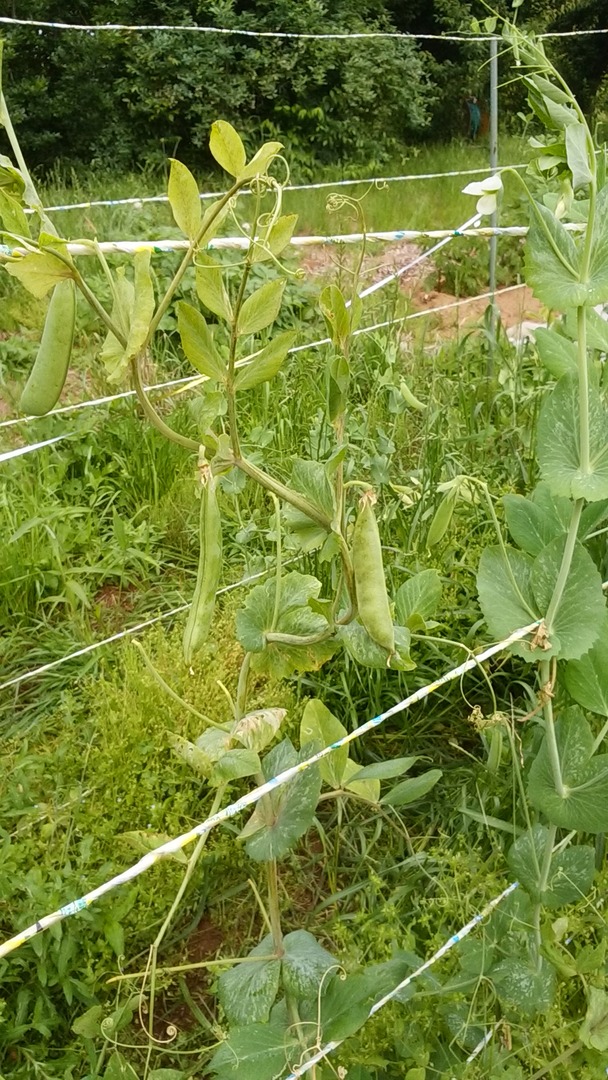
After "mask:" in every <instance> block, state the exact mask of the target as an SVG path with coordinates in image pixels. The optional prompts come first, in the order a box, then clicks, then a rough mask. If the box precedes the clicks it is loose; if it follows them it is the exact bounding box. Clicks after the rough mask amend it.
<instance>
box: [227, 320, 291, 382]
mask: <svg viewBox="0 0 608 1080" xmlns="http://www.w3.org/2000/svg"><path fill="white" fill-rule="evenodd" d="M296 337H297V331H295V330H284V331H283V333H281V334H277V336H276V337H275V338H273V339H272V341H269V342H268V345H266V346H265V347H264V348H263V349H261V350H260V352H258V353H256V354H255V355H254V356H253V358H252V359H251V361H250V362H249V363H248V364H247V365H245V366H243V367H241V368H239V369H238V370H237V373H236V378H235V380H234V385H235V387H236V389H237V390H251V388H252V387H253V386H258V385H259V384H260V383H263V382H268V381H269V380H270V379H274V377H275V375H276V374H277V372H278V371H279V369H280V367H281V364H282V363H283V361H284V359H285V357H286V356H287V353H288V352H289V350H290V349H291V346H292V345H293V343H294V341H295V340H296Z"/></svg>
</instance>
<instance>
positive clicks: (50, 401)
mask: <svg viewBox="0 0 608 1080" xmlns="http://www.w3.org/2000/svg"><path fill="white" fill-rule="evenodd" d="M75 323H76V288H75V285H74V282H73V281H72V280H71V279H70V278H66V279H65V280H63V281H60V282H58V284H57V285H55V288H54V289H53V292H52V295H51V301H50V303H49V306H48V310H47V313H46V319H45V322H44V330H43V331H42V338H41V341H40V347H39V349H38V353H37V356H36V359H35V361H34V366H33V368H32V370H31V372H30V377H29V379H28V380H27V383H26V384H25V388H24V390H23V393H22V395H21V401H20V402H19V407H20V409H21V410H22V412H25V413H27V414H28V415H31V416H44V414H45V413H47V412H49V410H50V409H52V408H54V406H55V405H56V404H57V402H58V401H59V396H60V394H61V391H62V390H63V387H64V384H65V380H66V376H67V373H68V368H69V366H70V357H71V355H72V345H73V343H74V326H75Z"/></svg>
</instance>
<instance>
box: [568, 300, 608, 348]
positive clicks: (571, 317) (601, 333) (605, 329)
mask: <svg viewBox="0 0 608 1080" xmlns="http://www.w3.org/2000/svg"><path fill="white" fill-rule="evenodd" d="M585 322H586V323H587V348H588V349H597V350H598V351H599V352H608V322H606V320H605V319H603V318H602V316H601V315H599V314H598V313H597V311H594V310H593V308H587V309H586V311H585ZM564 330H565V333H566V334H568V337H569V338H571V340H572V342H573V343H575V342H577V341H578V318H577V314H576V311H567V312H566V316H565V321H564ZM575 349H576V345H575Z"/></svg>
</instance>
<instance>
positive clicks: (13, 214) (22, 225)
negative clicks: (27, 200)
mask: <svg viewBox="0 0 608 1080" xmlns="http://www.w3.org/2000/svg"><path fill="white" fill-rule="evenodd" d="M0 221H1V222H2V227H3V228H4V229H6V232H10V233H16V234H17V236H29V235H30V226H29V222H28V220H27V218H26V216H25V214H24V212H23V207H22V205H21V203H20V202H19V200H18V199H15V198H14V197H13V196H12V195H10V194H9V192H8V191H6V190H5V189H4V188H3V187H0Z"/></svg>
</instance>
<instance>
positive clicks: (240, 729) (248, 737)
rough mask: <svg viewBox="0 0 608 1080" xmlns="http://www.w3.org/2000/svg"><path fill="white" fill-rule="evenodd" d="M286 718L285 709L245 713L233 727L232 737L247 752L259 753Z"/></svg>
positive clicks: (270, 740)
mask: <svg viewBox="0 0 608 1080" xmlns="http://www.w3.org/2000/svg"><path fill="white" fill-rule="evenodd" d="M286 716H287V710H286V709H259V710H258V711H257V712H251V713H247V716H244V717H243V718H242V719H241V720H239V722H238V724H237V725H236V726H235V728H234V731H233V737H234V738H235V739H238V740H239V742H241V743H242V744H243V746H246V747H247V749H248V750H255V751H257V753H259V752H260V751H261V750H264V749H265V748H266V747H267V746H268V744H269V743H271V742H272V740H273V739H274V737H275V735H276V733H277V731H278V730H279V728H280V727H281V724H282V723H283V720H284V719H285V717H286Z"/></svg>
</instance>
